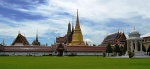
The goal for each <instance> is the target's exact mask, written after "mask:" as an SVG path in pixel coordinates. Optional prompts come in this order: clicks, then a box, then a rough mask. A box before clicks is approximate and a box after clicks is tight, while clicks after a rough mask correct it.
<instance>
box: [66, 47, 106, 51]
mask: <svg viewBox="0 0 150 69" xmlns="http://www.w3.org/2000/svg"><path fill="white" fill-rule="evenodd" d="M105 49H106V47H101V46H68V47H67V51H72V52H104V51H105Z"/></svg>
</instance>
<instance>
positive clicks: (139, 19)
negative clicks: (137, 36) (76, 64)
mask: <svg viewBox="0 0 150 69" xmlns="http://www.w3.org/2000/svg"><path fill="white" fill-rule="evenodd" d="M47 1H48V4H46V5H44V4H41V5H37V7H36V8H33V9H23V8H20V7H18V6H17V5H13V4H12V6H11V7H10V8H12V9H15V10H19V11H21V12H24V13H29V14H32V15H41V16H45V17H48V19H43V20H35V21H31V20H25V21H22V22H17V21H13V20H9V19H6V21H9V22H12V23H13V24H15V26H17V27H13V26H11V25H9V24H4V23H3V22H0V24H1V26H3V27H1V30H0V33H2V35H7V36H10V34H11V35H12V36H16V34H17V32H18V31H19V30H20V31H21V32H22V33H23V34H25V35H26V36H29V37H34V36H35V34H36V30H37V29H38V31H39V35H40V36H43V34H44V33H46V32H48V31H49V30H53V29H57V30H59V32H60V33H61V35H63V34H65V33H66V31H67V24H68V22H69V20H72V16H74V17H75V16H76V9H79V18H80V23H81V29H82V32H83V33H82V34H83V35H84V37H85V38H86V39H89V40H90V41H91V42H92V43H95V44H100V43H101V41H102V40H103V38H104V37H105V36H106V35H107V34H110V33H113V32H114V31H116V32H117V30H118V28H117V27H114V26H113V24H114V25H115V24H116V23H114V22H112V23H111V25H112V27H109V26H107V22H109V23H110V21H111V19H115V20H121V21H122V22H124V23H125V24H127V25H128V27H124V26H122V28H119V29H123V30H124V32H125V34H128V33H129V32H130V30H131V29H132V28H133V27H134V26H135V27H136V29H137V30H138V31H139V32H140V33H141V34H145V33H147V32H150V31H149V26H150V23H149V22H150V13H149V11H150V9H149V8H150V4H149V3H150V0H142V1H141V0H47ZM1 4H2V3H1ZM4 5H6V3H4ZM8 8H9V7H8ZM59 13H68V14H69V16H68V15H61V14H59ZM70 15H71V16H70ZM74 23H75V22H74ZM12 31H13V32H12Z"/></svg>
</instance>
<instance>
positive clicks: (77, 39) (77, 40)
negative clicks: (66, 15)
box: [69, 9, 85, 46]
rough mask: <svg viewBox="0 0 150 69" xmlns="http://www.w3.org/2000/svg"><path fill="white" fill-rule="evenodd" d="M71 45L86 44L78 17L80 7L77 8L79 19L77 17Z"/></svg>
mask: <svg viewBox="0 0 150 69" xmlns="http://www.w3.org/2000/svg"><path fill="white" fill-rule="evenodd" d="M69 45H73V46H74V45H77V46H80V45H83V46H85V43H84V41H83V35H82V31H81V29H80V22H79V17H78V9H77V19H76V26H75V30H74V34H73V36H72V41H71V43H70V44H69Z"/></svg>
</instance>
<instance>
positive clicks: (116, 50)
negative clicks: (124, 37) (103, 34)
mask: <svg viewBox="0 0 150 69" xmlns="http://www.w3.org/2000/svg"><path fill="white" fill-rule="evenodd" d="M114 52H116V54H118V53H120V48H119V45H118V44H116V45H115V47H114Z"/></svg>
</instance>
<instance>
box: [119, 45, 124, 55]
mask: <svg viewBox="0 0 150 69" xmlns="http://www.w3.org/2000/svg"><path fill="white" fill-rule="evenodd" d="M123 49H124V47H123V46H120V56H121V55H123V54H124V52H123Z"/></svg>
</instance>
